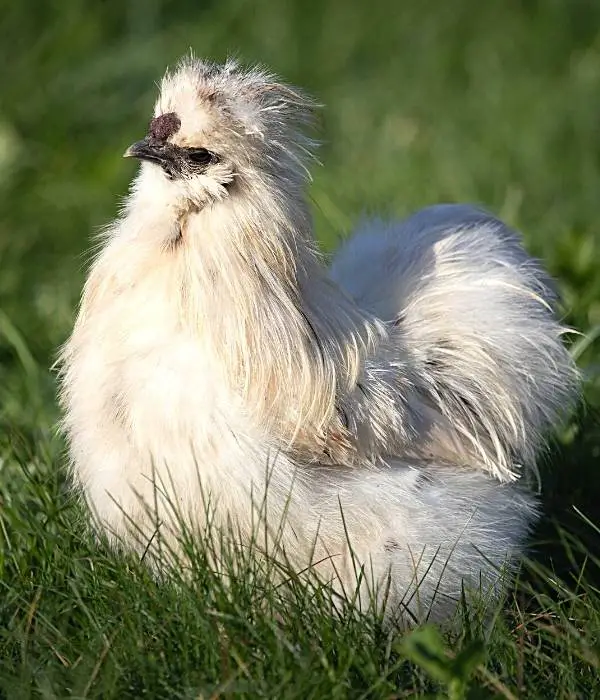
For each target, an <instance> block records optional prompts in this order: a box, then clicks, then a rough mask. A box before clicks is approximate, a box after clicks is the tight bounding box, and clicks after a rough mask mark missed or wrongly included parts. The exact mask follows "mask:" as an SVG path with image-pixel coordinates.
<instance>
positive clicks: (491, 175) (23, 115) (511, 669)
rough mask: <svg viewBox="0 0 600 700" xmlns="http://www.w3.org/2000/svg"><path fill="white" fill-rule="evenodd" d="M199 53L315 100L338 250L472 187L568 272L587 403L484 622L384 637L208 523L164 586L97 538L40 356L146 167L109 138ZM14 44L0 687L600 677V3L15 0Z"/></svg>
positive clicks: (0, 512)
mask: <svg viewBox="0 0 600 700" xmlns="http://www.w3.org/2000/svg"><path fill="white" fill-rule="evenodd" d="M189 47H193V48H194V50H195V52H196V53H197V54H199V55H201V56H207V57H210V58H213V59H217V60H219V59H222V58H224V57H225V56H226V55H228V54H232V53H233V54H237V55H238V56H239V57H240V58H241V59H243V60H244V61H249V62H254V61H258V62H261V63H264V64H266V65H268V66H269V67H271V68H272V69H273V70H275V71H276V72H277V73H279V74H281V75H282V76H284V77H285V79H286V80H288V81H290V82H294V83H297V84H299V85H302V86H303V87H305V88H306V89H307V90H308V91H310V92H311V93H312V94H314V95H315V96H316V97H317V99H318V100H319V102H320V103H322V104H323V105H324V108H323V109H322V110H320V113H319V129H320V136H321V140H322V146H321V149H320V159H321V161H322V164H323V165H322V166H321V167H318V168H315V171H314V173H313V175H314V181H313V183H312V186H311V199H312V203H313V212H314V217H315V224H316V230H317V234H318V237H319V240H320V241H321V242H322V244H323V246H324V248H325V249H326V250H330V249H332V248H333V247H335V245H336V242H337V241H338V240H339V239H340V238H341V237H342V236H344V235H345V234H346V233H348V232H349V231H350V230H351V229H352V226H353V225H354V223H355V222H356V220H357V219H358V218H359V217H360V216H361V214H363V213H377V214H379V215H382V216H402V215H405V214H408V213H409V212H411V211H413V210H415V209H417V208H418V207H421V206H424V205H426V204H430V203H433V202H440V201H471V202H476V203H479V204H482V205H484V206H485V207H487V208H488V209H490V210H492V211H494V212H495V213H497V214H499V215H500V216H502V217H503V218H504V219H505V220H506V221H507V222H508V223H510V224H511V225H514V226H515V227H517V228H519V229H520V230H522V231H523V234H524V237H525V241H526V245H527V247H528V249H529V250H530V251H531V252H532V253H534V254H535V255H537V256H539V257H540V258H542V259H543V260H544V261H545V264H546V265H547V267H548V268H549V270H550V272H551V273H552V275H553V276H554V278H555V279H556V280H557V285H558V289H559V291H560V293H561V297H562V313H563V315H564V317H565V319H566V321H567V322H568V323H569V324H570V325H572V327H573V328H574V329H576V330H577V331H579V332H580V333H582V334H583V335H582V336H574V338H573V339H572V341H571V343H572V352H573V353H574V354H575V355H576V357H577V359H578V362H579V364H580V366H581V368H582V370H583V373H584V376H585V379H586V382H585V400H584V401H583V402H582V407H581V410H580V411H579V413H578V414H577V415H575V416H572V418H571V420H570V421H569V423H568V425H566V426H565V427H564V429H562V430H561V431H560V433H559V434H557V435H556V437H555V439H554V441H553V444H552V449H551V451H550V452H549V454H548V456H547V457H546V458H545V459H544V463H543V464H542V469H541V471H542V480H543V493H542V500H543V504H544V517H543V519H542V521H541V523H540V526H539V527H538V529H537V530H536V532H535V533H534V536H533V537H532V547H531V551H530V557H529V560H528V561H527V562H525V564H524V567H523V570H522V572H521V574H520V576H519V579H518V581H517V582H516V583H515V584H514V586H512V588H511V590H510V591H509V593H508V594H507V597H506V599H505V600H504V601H502V604H501V605H499V607H498V609H497V611H496V614H495V615H493V617H492V618H489V617H487V618H484V617H482V616H480V615H479V614H478V613H477V611H475V610H471V611H467V610H464V609H463V610H462V611H460V613H459V616H458V619H457V624H455V625H454V627H453V628H452V629H451V630H446V631H444V632H443V634H442V635H441V636H437V635H436V633H435V631H433V630H432V629H430V628H427V627H425V628H423V629H421V630H419V631H417V632H416V633H415V634H413V635H412V636H406V635H405V634H404V633H400V632H399V633H396V634H393V633H390V632H389V631H387V630H386V629H385V627H383V626H382V624H381V621H380V620H379V618H378V617H377V615H375V614H374V613H371V612H369V611H366V612H362V613H361V614H356V615H352V614H350V613H345V614H342V615H340V616H337V617H331V616H329V615H326V614H325V613H324V610H325V609H326V608H327V602H328V601H327V593H326V591H323V590H319V589H316V590H315V589H310V588H306V587H303V586H301V585H299V584H298V582H297V580H295V579H294V577H293V576H291V577H290V581H289V583H288V584H287V585H286V586H284V587H283V589H282V588H278V587H276V586H275V585H274V584H273V583H271V582H270V581H271V579H270V577H269V573H268V571H264V570H263V569H261V568H260V566H259V564H258V563H257V562H256V561H254V560H253V559H252V558H251V557H248V556H247V554H246V553H239V552H237V553H236V552H233V553H232V556H233V559H234V560H235V561H234V562H232V566H234V565H235V566H237V567H238V569H239V567H240V566H241V567H242V571H246V572H247V576H246V575H244V576H240V575H238V576H236V577H235V584H234V585H233V587H232V588H226V587H225V586H224V585H223V583H222V581H221V580H220V579H219V578H218V577H217V576H216V575H215V574H213V573H211V571H210V567H208V566H207V565H206V562H205V558H206V552H205V550H204V549H203V546H202V543H199V544H198V543H196V544H194V545H193V549H194V553H193V560H194V562H195V566H194V567H193V568H194V571H193V575H192V577H191V579H188V580H186V581H170V582H163V583H160V582H157V581H155V580H153V579H152V578H151V577H150V576H149V574H148V573H147V571H146V570H145V568H144V567H143V565H141V564H140V563H139V562H137V561H135V560H133V559H131V558H126V557H122V556H119V555H117V554H115V553H111V552H110V551H108V550H107V549H106V548H105V547H104V546H103V544H102V543H101V542H95V541H94V539H93V538H92V537H91V536H90V534H89V531H88V529H87V526H86V519H85V513H84V512H83V510H82V508H81V506H80V504H79V503H78V502H77V500H76V499H75V498H74V497H73V496H72V494H71V493H70V492H69V490H68V487H67V480H66V474H65V460H64V453H63V448H64V446H63V443H62V441H61V438H60V437H59V436H57V434H56V424H57V421H58V417H59V416H58V410H57V407H56V401H55V376H54V375H53V373H52V372H51V371H50V369H49V367H50V366H51V364H52V362H53V360H54V358H55V354H56V350H57V348H58V347H59V345H60V343H62V342H63V341H64V340H65V338H66V337H67V335H68V333H69V330H70V327H71V324H72V322H73V318H74V311H75V308H76V305H77V300H78V296H79V293H80V289H81V285H82V282H83V279H84V274H85V269H86V265H87V262H88V260H89V250H90V248H91V242H92V236H93V234H94V232H95V231H97V230H98V229H99V228H100V227H101V226H102V225H104V224H105V223H107V222H108V221H110V219H111V218H112V217H113V216H114V215H115V213H116V211H117V209H118V206H119V199H120V197H122V196H123V195H124V194H125V193H126V191H127V186H128V182H129V180H130V179H131V177H132V175H133V173H134V167H135V166H134V164H133V163H131V162H130V161H124V160H122V159H121V154H122V152H123V151H124V149H125V147H126V146H127V145H128V144H129V143H131V142H132V141H134V140H137V139H138V138H139V137H140V136H141V135H142V134H143V133H144V132H145V130H146V124H147V121H148V119H149V115H150V111H151V107H152V103H153V100H154V97H155V94H156V87H155V84H154V83H155V81H157V80H158V79H159V78H160V76H161V74H162V71H163V70H164V67H165V66H166V64H167V63H169V62H172V61H174V60H175V59H176V58H178V57H179V56H180V55H181V54H183V53H185V52H187V51H188V50H189ZM0 58H1V59H2V65H4V66H5V68H4V71H3V78H2V92H1V94H0V202H1V205H0V698H2V697H4V698H10V699H11V700H13V699H15V700H17V699H20V698H29V697H35V698H38V697H40V698H62V697H73V698H83V697H86V698H92V697H95V698H130V697H131V698H141V697H147V698H206V699H208V698H217V697H248V698H257V697H271V698H302V699H304V698H330V697H331V698H345V697H353V698H395V697H408V696H420V695H422V694H426V693H429V694H432V693H433V694H435V693H441V694H442V696H443V694H444V693H449V694H450V696H451V697H455V698H459V697H465V696H466V695H465V694H466V693H467V692H469V693H471V694H470V695H469V697H504V698H515V697H524V698H529V697H531V698H554V697H556V698H593V697H600V680H599V679H598V676H599V674H600V591H599V588H598V586H599V585H600V530H599V529H598V527H599V526H600V512H599V510H600V508H599V506H598V504H599V503H600V476H599V475H597V473H596V469H597V467H598V466H599V465H600V422H599V420H598V415H599V411H600V337H598V336H599V335H600V332H599V329H600V225H599V223H598V219H599V218H600V217H599V214H600V4H599V3H598V2H596V1H595V0H531V1H527V2H526V1H525V0H520V1H519V0H506V1H505V2H503V3H484V2H478V1H477V0H453V1H452V2H443V1H442V0H422V1H421V2H418V3H417V2H410V1H409V0H406V1H405V2H402V1H400V0H396V2H392V0H379V2H371V3H366V2H363V1H362V0H281V1H280V2H275V1H274V0H255V1H254V2H252V3H251V2H243V1H242V0H219V1H218V2H217V1H216V0H204V2H203V3H196V2H192V0H177V1H175V0H125V2H121V3H117V2H114V0H113V1H111V2H103V3H90V2H89V0H62V1H61V2H60V3H59V2H48V1H47V0H46V1H42V0H28V2H27V3H26V4H25V3H17V2H13V3H10V4H9V3H8V2H5V3H4V6H3V9H2V13H1V14H0ZM190 546H192V544H191V545H190ZM257 567H258V568H257ZM467 685H468V686H469V690H467V687H466V686H467Z"/></svg>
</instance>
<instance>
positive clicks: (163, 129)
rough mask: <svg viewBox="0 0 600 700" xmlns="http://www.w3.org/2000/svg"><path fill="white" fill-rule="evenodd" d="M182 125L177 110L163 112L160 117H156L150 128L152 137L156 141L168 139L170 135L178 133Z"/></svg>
mask: <svg viewBox="0 0 600 700" xmlns="http://www.w3.org/2000/svg"><path fill="white" fill-rule="evenodd" d="M180 127H181V119H180V118H179V117H178V116H177V115H176V114H175V112H168V113H167V114H161V115H160V117H155V118H154V119H153V120H152V121H151V122H150V126H149V128H148V133H149V134H150V137H151V138H153V139H154V140H155V141H166V140H167V139H168V138H169V136H173V134H176V133H177V132H178V131H179V129H180Z"/></svg>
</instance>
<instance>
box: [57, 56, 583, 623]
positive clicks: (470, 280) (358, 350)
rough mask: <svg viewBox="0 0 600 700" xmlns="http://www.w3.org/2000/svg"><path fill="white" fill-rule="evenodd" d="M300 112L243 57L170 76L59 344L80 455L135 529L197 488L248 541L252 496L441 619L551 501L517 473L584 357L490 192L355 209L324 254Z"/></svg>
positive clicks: (326, 552)
mask: <svg viewBox="0 0 600 700" xmlns="http://www.w3.org/2000/svg"><path fill="white" fill-rule="evenodd" d="M310 113H311V102H310V100H309V99H308V98H307V97H306V96H305V95H304V94H302V93H301V92H300V91H299V90H297V89H296V88H293V87H290V86H287V85H285V84H282V83H281V82H279V81H278V80H277V79H276V78H275V77H273V76H272V75H269V74H267V73H265V72H264V71H262V70H259V69H243V68H241V67H240V66H239V65H237V64H236V63H235V62H232V61H229V62H227V63H226V64H225V65H215V64H212V63H208V62H204V61H200V60H197V59H194V58H188V59H185V60H183V61H182V62H181V63H180V64H179V65H178V66H177V68H176V70H175V71H174V72H173V73H167V75H166V76H165V77H164V79H163V82H162V86H161V88H160V95H159V97H158V100H157V102H156V106H155V110H154V117H153V119H152V121H151V122H150V126H149V129H148V133H147V135H146V137H145V138H144V139H142V140H141V141H139V142H137V143H135V144H134V145H132V146H131V147H130V148H129V149H128V151H127V152H126V154H125V155H127V156H131V157H134V158H138V159H140V160H141V168H140V170H139V173H138V175H137V176H136V178H135V180H134V183H133V186H132V189H131V193H130V196H129V197H128V199H127V201H126V203H125V207H124V210H123V212H122V214H121V216H119V218H118V219H117V220H116V221H115V222H114V223H113V224H112V225H111V226H110V227H109V228H108V229H107V231H106V233H105V237H104V240H103V243H102V246H101V249H100V251H99V254H98V255H97V257H96V259H95V261H94V263H93V265H92V267H91V270H90V272H89V277H88V279H87V282H86V284H85V289H84V292H83V297H82V301H81V307H80V310H79V315H78V318H77V321H76V324H75V328H74V330H73V333H72V336H71V337H70V339H69V340H68V342H67V343H66V345H65V347H64V348H63V351H62V355H61V362H62V375H61V383H62V392H61V401H62V404H63V407H64V428H65V431H66V435H67V438H68V442H69V447H70V456H71V461H72V470H73V474H74V477H75V479H76V482H77V483H78V485H79V486H80V488H81V490H82V492H83V494H84V495H85V498H86V501H87V503H88V504H89V506H90V508H91V510H92V511H93V514H94V521H95V523H96V525H97V526H98V527H101V528H103V529H104V530H105V531H106V532H108V533H109V535H110V537H112V538H113V539H114V541H118V542H121V543H122V544H124V545H126V546H128V547H131V548H134V549H136V550H137V551H139V552H145V551H146V549H147V548H148V545H149V542H151V541H154V539H155V536H156V532H155V530H156V527H157V524H158V527H159V530H160V536H161V537H162V538H163V539H164V540H165V541H167V542H169V543H170V546H171V547H172V548H173V549H174V551H177V546H178V545H177V541H178V537H179V535H180V534H181V531H182V528H184V527H187V525H189V526H191V527H192V528H196V529H202V528H203V527H204V525H205V522H206V517H207V513H206V507H207V506H206V504H207V499H208V500H209V501H210V503H211V506H212V509H213V516H212V517H213V525H214V526H216V527H224V528H226V527H229V526H230V525H231V524H232V523H235V528H234V529H235V532H236V533H237V536H239V537H241V538H242V539H244V538H248V540H250V538H251V537H252V531H253V528H255V527H256V522H257V519H256V518H257V515H256V514H257V512H258V511H259V510H260V512H261V513H262V514H263V516H261V517H265V518H267V521H268V522H267V526H268V527H270V528H271V532H273V533H275V532H276V533H278V534H277V536H275V535H273V542H272V544H273V553H274V556H281V557H284V556H285V558H286V561H287V562H288V563H291V564H292V565H293V566H295V567H297V568H298V569H299V570H306V569H307V568H310V569H311V570H312V571H314V572H316V574H317V575H318V576H319V577H320V578H322V579H324V580H327V581H329V582H330V584H331V585H332V586H333V587H334V588H335V589H337V590H343V591H346V592H348V591H352V590H353V588H354V587H355V586H356V585H357V582H356V570H357V569H356V566H357V564H358V566H359V568H360V567H364V569H365V570H366V571H367V572H368V575H366V576H364V577H363V578H362V580H361V582H360V584H359V593H360V595H361V596H367V595H370V594H371V593H372V588H373V586H375V587H377V586H378V585H383V584H384V583H385V582H388V583H389V591H388V597H387V606H388V610H389V611H390V614H393V615H398V614H399V615H400V617H403V616H404V617H414V616H417V617H420V616H422V615H423V614H424V613H428V614H430V615H433V616H434V617H435V618H438V619H440V618H443V617H446V616H447V615H449V614H450V613H451V611H452V609H453V607H454V605H455V601H456V600H457V599H458V598H459V597H460V593H461V586H462V584H463V583H465V584H466V585H467V586H468V585H472V586H473V585H476V586H480V585H481V584H483V585H484V586H486V587H488V586H489V587H491V589H492V590H498V588H499V586H500V583H499V582H500V570H501V568H502V566H503V564H504V563H506V562H507V561H510V560H511V559H512V558H513V557H514V556H515V555H516V554H517V553H518V552H519V550H520V548H521V546H522V544H523V542H524V538H525V536H526V534H527V532H528V529H529V527H530V525H531V523H532V522H533V520H534V518H535V516H536V510H537V509H536V499H535V497H534V496H533V495H531V494H530V493H529V492H528V490H527V489H526V488H525V487H524V486H523V485H522V484H516V483H513V482H515V481H516V480H517V478H518V477H519V476H520V475H521V474H522V473H523V472H524V471H527V470H529V471H531V470H535V464H536V458H537V456H538V453H539V452H540V450H541V449H542V448H543V447H544V443H545V440H546V438H547V437H548V433H549V431H551V430H552V428H553V426H554V425H555V423H556V422H557V421H558V420H559V419H560V418H561V416H562V415H563V413H564V411H565V410H567V409H568V408H569V407H570V406H571V405H572V403H573V401H574V400H575V398H576V395H577V384H578V375H577V371H576V369H575V367H574V365H573V363H572V361H571V359H570V356H569V354H568V352H567V350H566V349H565V347H564V346H563V343H562V338H561V336H562V334H563V332H564V330H565V329H564V328H563V327H562V326H561V325H560V323H559V322H558V321H557V320H556V319H555V317H554V315H553V312H552V308H551V304H552V302H553V294H552V292H551V291H550V288H549V285H548V281H547V279H546V276H545V274H544V273H543V271H542V269H541V268H540V266H539V265H538V264H537V263H536V262H535V261H534V260H532V259H531V258H530V257H529V256H528V255H527V254H526V253H525V251H524V249H523V248H522V246H521V243H520V241H519V238H518V236H517V235H516V234H515V233H514V232H513V231H511V230H510V229H509V228H507V227H506V226H505V225H504V224H503V223H501V222H500V221H498V220H497V219H496V218H494V217H493V216H491V215H490V214H488V213H486V212H484V211H481V210H479V209H476V208H474V207H471V206H466V205H440V206H434V207H431V208H428V209H425V210H423V211H421V212H419V213H417V214H416V215H414V216H412V217H411V218H409V219H408V220H406V221H403V222H400V223H398V222H389V223H385V222H382V221H366V222H364V223H363V224H362V226H361V227H360V229H359V230H358V231H357V232H356V233H355V234H354V235H353V236H352V237H351V238H350V239H349V240H348V241H347V243H346V244H345V245H344V246H343V247H342V249H341V251H340V252H338V253H337V255H336V256H335V258H334V259H333V263H332V266H331V269H327V267H326V266H325V265H324V264H323V262H322V259H321V256H320V255H319V253H318V252H317V249H316V246H315V243H314V238H313V229H312V223H311V217H310V213H309V206H308V204H307V198H306V192H305V189H306V180H307V169H306V168H307V164H308V162H309V159H310V155H311V147H312V142H311V140H310V139H309V138H308V136H307V135H306V126H307V124H308V123H309V122H310ZM265 502H266V503H268V508H267V507H264V508H263V507H262V506H261V505H260V504H263V505H264V503H265ZM266 514H268V515H266ZM275 540H277V542H275ZM150 560H152V557H150Z"/></svg>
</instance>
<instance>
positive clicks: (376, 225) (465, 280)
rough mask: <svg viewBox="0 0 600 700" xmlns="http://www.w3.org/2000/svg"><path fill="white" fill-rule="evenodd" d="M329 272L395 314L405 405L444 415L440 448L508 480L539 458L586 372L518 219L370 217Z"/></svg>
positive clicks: (446, 214)
mask: <svg viewBox="0 0 600 700" xmlns="http://www.w3.org/2000/svg"><path fill="white" fill-rule="evenodd" d="M331 275H332V277H333V278H334V280H335V281H336V282H337V283H338V284H340V285H341V286H342V287H343V288H344V289H345V290H346V291H347V292H348V293H349V294H350V295H351V296H352V297H353V298H354V299H355V301H356V302H357V303H358V304H359V305H360V306H362V307H363V308H365V309H368V310H369V311H370V312H371V313H374V314H375V315H377V316H378V317H379V318H381V319H382V320H383V321H385V322H386V324H387V325H388V327H389V329H390V343H392V344H393V345H395V347H397V348H398V350H399V351H400V350H401V352H402V353H403V361H404V362H405V365H406V367H407V372H408V373H409V374H410V381H411V384H413V385H415V386H414V390H415V397H414V399H413V402H412V408H411V403H410V402H409V403H408V409H407V410H408V411H409V413H410V411H411V410H412V411H413V412H416V413H423V411H424V410H425V411H429V412H431V411H433V414H434V415H435V416H437V418H438V419H439V420H435V419H434V420H433V423H432V425H433V427H432V428H431V430H430V436H429V439H430V447H431V449H432V452H433V453H434V454H435V455H436V456H437V457H440V456H443V454H444V451H447V449H448V445H450V444H452V445H453V446H454V447H453V448H452V450H453V451H454V452H455V453H458V456H459V458H462V457H467V456H468V457H470V458H473V457H475V458H476V459H477V460H478V462H479V464H481V466H482V467H483V468H484V469H485V470H486V471H489V472H490V473H492V474H493V475H495V476H496V477H498V478H500V479H501V480H512V479H514V478H516V476H517V475H518V473H519V470H520V468H521V467H522V468H525V469H529V470H535V463H536V457H537V456H538V453H539V451H540V449H541V448H542V447H543V445H544V444H545V440H546V438H547V436H548V433H549V431H550V430H551V429H552V427H554V426H555V425H556V423H557V422H558V421H559V420H560V419H561V418H562V417H563V416H564V415H565V412H566V411H568V410H569V408H570V407H571V406H572V405H573V403H574V401H575V399H576V397H577V391H578V379H579V378H578V373H577V370H576V367H575V365H574V363H573V361H572V359H571V357H570V355H569V352H568V350H567V349H566V348H565V346H564V344H563V340H562V338H563V335H564V334H565V332H566V330H567V329H566V328H565V327H564V326H563V325H561V323H560V322H559V321H558V320H557V319H556V317H555V314H554V311H553V304H554V302H555V294H554V292H553V290H552V288H551V284H550V282H549V279H548V278H547V276H546V274H545V273H544V271H543V270H542V269H541V267H540V266H539V264H538V263H537V262H536V261H535V260H533V259H532V258H531V257H530V256H529V255H528V254H527V253H526V252H525V250H524V249H523V247H522V245H521V242H520V240H519V237H518V235H517V234H516V233H515V232H514V231H512V230H511V229H509V228H508V227H507V226H506V225H505V224H503V223H502V222H501V221H499V220H498V219H496V218H494V217H493V216H491V215H490V214H488V213H486V212H484V211H481V210H479V209H476V208H474V207H471V206H466V205H438V206H434V207H430V208H427V209H424V210H422V211H420V212H418V213H417V214H415V215H414V216H412V217H410V218H409V219H407V220H406V221H404V222H402V223H400V224H398V223H393V224H388V223H384V222H381V221H368V222H366V223H365V224H363V225H362V226H361V227H359V229H358V230H357V232H356V233H355V235H354V236H353V237H351V238H350V239H349V241H348V242H347V243H346V244H345V245H344V246H343V247H342V248H341V250H340V251H339V253H338V254H337V255H336V257H335V258H334V260H333V264H332V269H331ZM388 354H389V349H388ZM408 418H409V421H411V420H413V419H414V421H415V422H418V421H417V417H416V416H410V415H409V416H408ZM436 443H437V445H436ZM456 456H457V455H456V454H455V455H454V459H456Z"/></svg>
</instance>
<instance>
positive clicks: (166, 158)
mask: <svg viewBox="0 0 600 700" xmlns="http://www.w3.org/2000/svg"><path fill="white" fill-rule="evenodd" d="M175 150H176V149H175V148H174V147H173V146H172V145H171V144H169V143H164V142H161V141H155V140H151V139H142V140H141V141H136V142H135V143H133V144H131V146H129V148H128V149H127V150H126V151H125V153H123V158H138V159H139V160H148V161H150V162H151V163H157V164H158V165H163V166H164V165H167V164H168V165H172V164H173V161H174V160H175Z"/></svg>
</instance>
